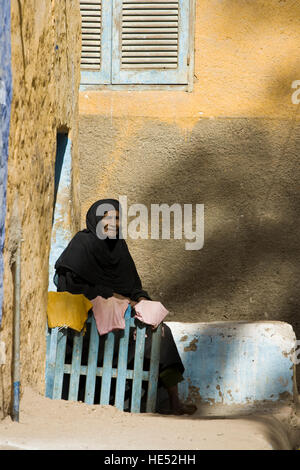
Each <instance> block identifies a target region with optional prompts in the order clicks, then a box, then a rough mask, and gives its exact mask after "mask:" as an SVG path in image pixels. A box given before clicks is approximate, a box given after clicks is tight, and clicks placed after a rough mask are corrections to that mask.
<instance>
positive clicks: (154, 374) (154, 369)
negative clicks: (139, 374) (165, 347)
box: [146, 325, 162, 413]
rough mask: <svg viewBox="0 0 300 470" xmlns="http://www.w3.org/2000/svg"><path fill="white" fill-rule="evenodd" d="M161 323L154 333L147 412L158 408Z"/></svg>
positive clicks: (152, 411)
mask: <svg viewBox="0 0 300 470" xmlns="http://www.w3.org/2000/svg"><path fill="white" fill-rule="evenodd" d="M161 328H162V327H161V325H159V326H158V328H157V329H156V331H154V332H153V333H152V341H151V356H150V371H149V382H148V391H147V404H146V412H147V413H154V412H155V409H156V395H157V381H158V372H159V357H160V341H161Z"/></svg>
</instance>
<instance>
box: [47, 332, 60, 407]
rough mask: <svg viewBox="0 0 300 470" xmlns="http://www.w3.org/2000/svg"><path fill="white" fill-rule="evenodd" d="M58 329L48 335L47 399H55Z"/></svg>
mask: <svg viewBox="0 0 300 470" xmlns="http://www.w3.org/2000/svg"><path fill="white" fill-rule="evenodd" d="M57 333H58V328H52V329H51V330H50V333H48V335H47V352H48V361H47V362H46V392H45V395H46V397H47V398H52V397H53V385H54V376H55V362H56V350H57Z"/></svg>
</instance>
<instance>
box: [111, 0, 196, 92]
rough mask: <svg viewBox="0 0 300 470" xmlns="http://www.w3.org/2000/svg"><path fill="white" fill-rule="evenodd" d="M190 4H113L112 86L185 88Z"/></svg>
mask: <svg viewBox="0 0 300 470" xmlns="http://www.w3.org/2000/svg"><path fill="white" fill-rule="evenodd" d="M189 7H190V0H151V1H150V0H114V7H113V15H114V19H113V30H112V31H113V32H112V83H113V84H149V85H150V84H187V83H188V63H187V62H188V53H189Z"/></svg>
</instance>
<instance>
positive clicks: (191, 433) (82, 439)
mask: <svg viewBox="0 0 300 470" xmlns="http://www.w3.org/2000/svg"><path fill="white" fill-rule="evenodd" d="M297 442H299V443H300V417H299V418H298V416H297V414H296V413H295V410H292V409H291V408H290V407H286V408H282V409H281V410H280V411H279V412H278V413H277V414H276V413H275V414H274V413H272V414H252V415H249V416H240V417H233V418H228V417H227V418H222V419H221V418H217V417H206V418H203V417H201V416H192V417H190V416H167V415H159V414H145V413H142V414H132V413H125V412H121V411H119V410H117V409H116V408H115V407H113V406H100V405H86V404H84V403H79V402H71V401H64V400H50V399H49V398H45V397H43V396H41V395H39V394H37V393H36V392H34V391H33V390H31V389H30V388H27V389H25V390H24V393H23V396H22V399H21V404H20V420H19V422H18V423H17V422H13V421H12V420H11V418H10V417H6V418H5V419H4V420H2V421H0V450H10V449H16V450H17V449H23V450H98V449H99V450H100V449H101V450H139V449H145V450H149V449H151V450H170V449H172V450H204V449H205V450H221V449H230V450H241V449H242V450H272V449H286V450H289V449H293V448H296V447H297Z"/></svg>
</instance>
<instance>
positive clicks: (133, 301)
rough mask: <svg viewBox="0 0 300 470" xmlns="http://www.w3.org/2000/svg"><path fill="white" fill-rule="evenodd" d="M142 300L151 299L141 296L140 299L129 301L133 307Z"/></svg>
mask: <svg viewBox="0 0 300 470" xmlns="http://www.w3.org/2000/svg"><path fill="white" fill-rule="evenodd" d="M140 300H149V299H147V298H146V297H139V299H138V300H130V302H129V303H130V305H131V307H135V306H136V304H137V303H138V302H139V301H140Z"/></svg>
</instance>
